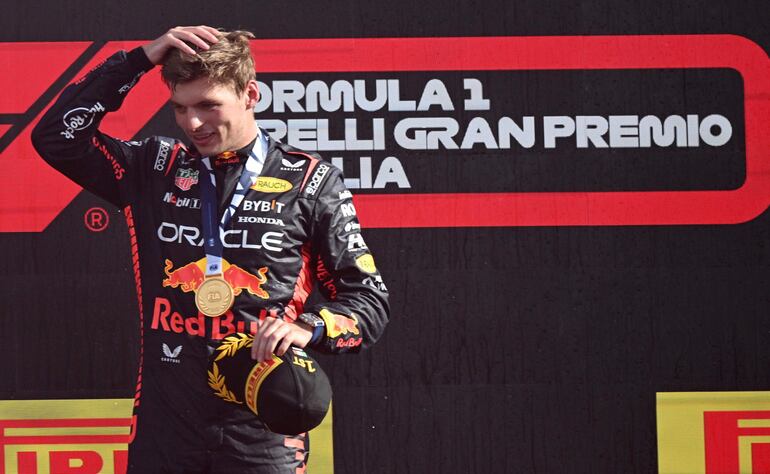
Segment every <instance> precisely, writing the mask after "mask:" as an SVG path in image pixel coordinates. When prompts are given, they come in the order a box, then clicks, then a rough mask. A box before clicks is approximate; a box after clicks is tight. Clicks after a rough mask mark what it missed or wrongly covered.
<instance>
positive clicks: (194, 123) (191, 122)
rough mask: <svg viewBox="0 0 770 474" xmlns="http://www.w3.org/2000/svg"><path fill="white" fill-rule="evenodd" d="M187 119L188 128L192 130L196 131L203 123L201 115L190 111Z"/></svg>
mask: <svg viewBox="0 0 770 474" xmlns="http://www.w3.org/2000/svg"><path fill="white" fill-rule="evenodd" d="M185 121H186V122H187V123H186V124H185V125H186V126H187V127H186V128H187V129H188V130H191V131H193V132H194V131H196V130H198V129H199V128H201V126H202V125H203V120H201V118H200V116H198V114H195V113H188V114H187V117H185Z"/></svg>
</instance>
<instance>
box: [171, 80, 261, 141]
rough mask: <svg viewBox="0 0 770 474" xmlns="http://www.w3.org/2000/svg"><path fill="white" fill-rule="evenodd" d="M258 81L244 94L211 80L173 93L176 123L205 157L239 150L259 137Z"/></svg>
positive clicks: (247, 88)
mask: <svg viewBox="0 0 770 474" xmlns="http://www.w3.org/2000/svg"><path fill="white" fill-rule="evenodd" d="M257 97H258V93H257V84H256V81H251V82H250V83H249V84H248V86H247V87H246V90H245V91H244V92H243V93H242V94H240V95H239V94H237V93H236V92H235V88H234V87H233V86H231V85H223V84H216V83H212V82H210V81H209V80H208V78H205V77H204V78H200V79H196V80H194V81H190V82H186V83H183V84H177V85H176V87H174V88H173V90H172V91H171V104H172V106H173V108H174V115H175V117H176V123H177V125H179V127H180V128H181V129H182V131H184V133H185V135H187V137H188V138H189V139H190V141H192V143H193V145H195V148H197V149H198V151H199V152H200V153H201V155H203V156H213V155H217V154H219V153H222V152H223V151H228V150H237V149H239V148H242V147H244V146H246V145H248V144H249V142H250V141H251V140H253V139H254V137H255V136H256V125H255V123H254V113H253V108H254V105H255V104H256V100H257Z"/></svg>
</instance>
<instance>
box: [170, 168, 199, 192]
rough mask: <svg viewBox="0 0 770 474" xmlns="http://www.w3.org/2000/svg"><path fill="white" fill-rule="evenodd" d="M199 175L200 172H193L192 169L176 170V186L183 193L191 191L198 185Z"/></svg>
mask: <svg viewBox="0 0 770 474" xmlns="http://www.w3.org/2000/svg"><path fill="white" fill-rule="evenodd" d="M198 173H200V171H198V170H193V169H192V168H179V169H178V170H176V177H174V184H176V187H177V188H179V189H181V190H182V191H189V190H190V188H191V187H193V185H195V184H198Z"/></svg>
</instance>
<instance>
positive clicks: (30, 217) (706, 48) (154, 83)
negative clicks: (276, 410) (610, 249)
mask: <svg viewBox="0 0 770 474" xmlns="http://www.w3.org/2000/svg"><path fill="white" fill-rule="evenodd" d="M143 43H144V42H111V43H108V44H107V45H106V46H105V47H104V48H103V49H102V50H101V51H100V52H99V53H98V54H97V55H96V56H95V57H94V59H93V61H92V62H91V63H90V64H89V65H87V66H86V67H85V68H84V69H83V71H81V73H80V74H78V77H79V76H81V75H82V74H83V73H85V72H86V71H87V70H89V69H90V68H91V67H92V66H94V65H95V64H96V63H98V62H100V61H101V60H103V59H105V58H106V57H107V56H109V55H110V54H111V53H113V52H114V51H117V50H118V49H121V48H122V49H131V48H133V47H136V46H138V45H140V44H143ZM87 46H88V43H82V42H81V43H4V44H0V63H4V62H10V61H15V60H14V58H15V57H17V56H18V54H17V52H16V49H15V48H22V49H24V50H25V51H26V50H29V51H35V52H37V54H38V55H43V56H45V57H46V58H48V56H55V55H56V54H59V53H62V54H64V53H66V54H65V55H64V56H63V57H64V58H65V59H66V60H65V59H61V62H62V64H60V65H59V66H60V67H62V68H64V67H66V65H67V64H71V61H74V59H75V58H76V57H77V56H78V55H79V54H81V53H82V52H83V51H84V50H85V48H86V47H87ZM252 47H253V51H254V54H255V58H256V62H257V65H258V69H259V71H261V72H353V71H431V70H434V71H445V70H528V69H541V70H542V69H550V70H554V69H645V68H733V69H735V70H737V71H739V72H740V73H741V75H742V76H743V80H744V92H745V103H744V110H745V120H746V137H745V138H746V139H745V142H746V181H745V183H744V184H743V186H741V187H740V188H738V189H736V190H729V191H655V192H606V193H605V192H564V193H495V194H479V193H475V194H473V193H469V194H446V193H445V194H379V195H373V194H367V195H359V196H357V197H356V205H357V206H358V207H359V210H360V211H361V215H362V221H363V224H364V225H366V226H367V227H457V226H463V227H466V226H467V227H475V226H562V225H567V226H576V225H589V226H590V225H669V224H736V223H741V222H746V221H748V220H751V219H753V218H755V217H757V216H758V215H759V214H761V213H762V212H763V211H764V210H765V209H766V208H767V206H768V204H769V203H770V198H769V197H768V194H770V193H768V189H770V152H769V151H768V150H770V136H769V135H768V134H766V133H765V130H767V129H768V122H770V61H768V57H767V54H766V53H765V52H764V50H762V49H761V48H760V47H759V46H758V45H756V44H755V43H753V42H751V41H750V40H748V39H746V38H742V37H739V36H732V35H681V36H678V35H658V36H653V35H651V36H594V37H587V36H572V37H568V36H552V37H485V38H476V37H473V38H367V39H355V38H352V39H312V40H307V39H300V40H259V41H254V42H253V43H252ZM68 61H69V62H68ZM14 64H20V65H21V66H22V67H24V66H25V65H26V66H29V64H28V63H27V62H24V61H22V62H20V63H14ZM148 76H149V77H147V78H145V79H144V80H143V81H141V82H140V83H139V84H138V85H137V87H136V88H135V89H134V90H133V91H132V92H131V93H130V94H129V97H128V99H127V100H126V103H125V104H124V106H123V108H122V109H121V110H120V111H119V112H116V113H112V114H110V115H108V117H107V118H106V119H105V121H104V122H103V125H102V131H104V132H105V133H107V134H110V135H113V136H116V137H119V138H131V137H133V136H134V134H135V133H136V132H137V131H138V130H139V129H141V128H142V127H143V126H144V125H145V124H146V123H147V122H148V121H149V120H150V119H151V118H152V116H153V115H154V114H155V113H156V112H157V111H158V110H159V109H160V107H161V106H162V105H163V104H164V103H165V102H166V100H167V98H168V92H167V90H166V88H165V86H164V85H163V84H162V83H161V81H160V80H159V79H158V70H157V69H156V70H154V71H152V72H151V73H149V74H148ZM53 77H54V78H55V77H58V76H57V75H56V74H54V75H53ZM48 79H49V80H50V82H46V84H50V83H51V82H52V81H53V78H48ZM0 80H2V81H3V82H2V83H0V85H2V84H6V81H9V80H10V79H5V78H2V79H0ZM38 86H39V87H43V86H42V85H40V84H38ZM14 87H15V88H16V89H18V84H17V83H14ZM30 90H31V91H33V92H34V93H32V92H29V93H28V94H27V96H28V95H30V94H32V95H31V96H32V97H38V96H39V95H40V94H41V93H42V90H37V89H34V88H30ZM22 95H23V94H22ZM23 96H24V97H26V96H25V95H23ZM19 100H20V99H19ZM25 100H29V97H27V98H26V99H25ZM14 103H15V102H14ZM14 103H9V105H8V106H12V105H13V104H14ZM16 105H17V106H18V104H16ZM25 110H26V109H25ZM13 112H14V113H18V112H21V111H18V110H14V111H13ZM34 123H35V121H33V124H34ZM30 125H32V124H30ZM30 129H31V127H30V126H27V128H26V129H25V130H24V131H22V133H21V135H20V136H19V137H17V139H16V140H14V142H13V143H11V144H10V145H9V147H8V148H7V149H6V150H5V151H4V152H3V154H2V156H0V159H2V161H3V164H4V166H5V169H6V171H7V172H9V173H12V174H13V175H14V176H32V177H34V179H35V183H36V184H35V186H30V185H29V182H27V181H26V180H15V181H11V182H9V183H6V186H3V187H0V215H2V219H0V232H35V231H41V230H42V229H44V228H45V226H47V225H48V224H49V223H50V222H51V221H52V220H53V219H54V218H55V217H56V215H58V214H59V212H61V210H62V209H63V208H64V207H65V206H66V205H67V204H68V203H69V202H70V201H71V200H72V199H73V198H74V197H75V195H76V194H77V193H78V192H79V191H80V188H79V187H78V186H77V185H75V184H74V183H71V182H70V181H69V180H68V179H67V178H65V177H63V176H61V175H59V174H58V173H56V172H55V171H53V170H52V169H51V168H49V167H48V166H47V165H46V164H45V163H43V162H42V160H40V159H39V158H37V156H36V153H35V152H34V150H33V149H32V147H31V144H30V142H29V130H30ZM40 188H44V189H46V190H47V192H46V193H39V192H36V191H35V190H36V189H40Z"/></svg>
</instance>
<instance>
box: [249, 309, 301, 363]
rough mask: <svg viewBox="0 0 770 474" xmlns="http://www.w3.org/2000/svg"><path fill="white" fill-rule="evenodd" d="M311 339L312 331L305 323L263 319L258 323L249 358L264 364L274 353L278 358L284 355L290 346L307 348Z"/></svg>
mask: <svg viewBox="0 0 770 474" xmlns="http://www.w3.org/2000/svg"><path fill="white" fill-rule="evenodd" d="M312 337H313V330H312V329H311V328H310V326H308V325H306V324H305V323H302V322H300V321H297V322H295V323H287V322H286V321H284V320H283V319H277V318H265V319H264V321H260V323H259V329H257V333H256V334H255V335H254V343H253V344H252V346H251V358H252V359H254V360H258V361H260V362H264V361H266V360H269V359H270V358H271V357H272V356H273V354H274V353H275V354H276V355H279V356H281V355H283V354H285V353H286V351H287V350H289V346H290V345H292V344H293V345H295V346H297V347H305V346H307V344H308V343H309V342H310V339H311V338H312Z"/></svg>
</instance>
